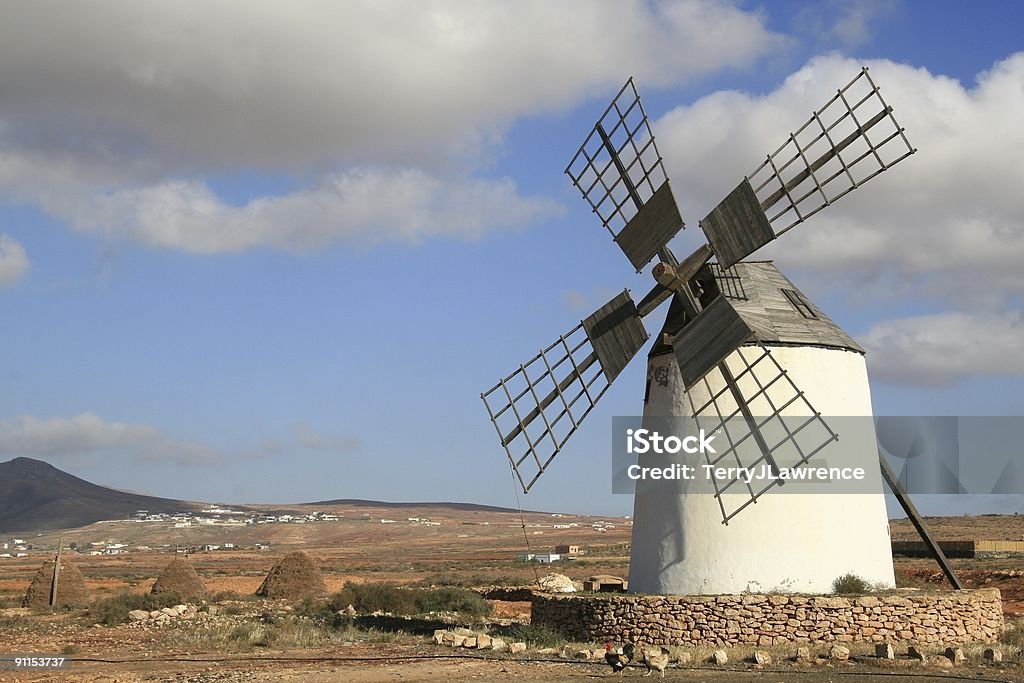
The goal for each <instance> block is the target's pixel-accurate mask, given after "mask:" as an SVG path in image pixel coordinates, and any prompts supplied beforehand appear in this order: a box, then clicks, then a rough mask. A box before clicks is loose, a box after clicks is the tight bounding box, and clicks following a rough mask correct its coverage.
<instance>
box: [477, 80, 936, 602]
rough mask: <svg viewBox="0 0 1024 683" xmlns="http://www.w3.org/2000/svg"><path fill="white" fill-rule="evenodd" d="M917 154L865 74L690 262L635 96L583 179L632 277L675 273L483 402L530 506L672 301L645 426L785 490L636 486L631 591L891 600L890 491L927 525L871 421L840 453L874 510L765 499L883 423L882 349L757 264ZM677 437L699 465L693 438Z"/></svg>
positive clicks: (789, 488) (581, 157)
mask: <svg viewBox="0 0 1024 683" xmlns="http://www.w3.org/2000/svg"><path fill="white" fill-rule="evenodd" d="M915 151H916V150H915V149H914V148H913V147H912V146H911V145H910V142H909V141H908V140H907V137H906V135H905V134H904V131H903V128H902V127H900V125H899V124H898V123H897V121H896V119H895V118H894V117H893V113H892V108H891V107H889V106H888V105H887V104H886V103H885V101H884V100H883V99H882V96H881V93H880V91H879V88H878V87H877V86H876V85H875V83H874V81H873V80H872V78H871V76H870V75H869V74H868V71H867V69H866V68H865V69H862V70H861V71H860V73H858V74H857V76H856V77H854V78H853V80H851V81H850V82H849V83H847V84H846V85H845V86H844V87H842V88H840V89H839V90H838V91H836V93H835V94H834V95H832V96H831V98H830V99H829V100H828V101H827V102H826V103H825V105H824V106H823V107H821V108H820V109H818V110H817V111H815V112H814V113H813V114H812V116H811V118H810V119H809V120H808V121H807V122H806V123H805V124H804V125H803V126H801V127H800V128H798V129H797V130H796V132H795V133H791V134H790V135H789V136H788V138H787V139H786V140H785V142H783V144H782V145H781V146H780V147H778V148H777V149H776V150H775V151H773V152H772V153H770V154H768V155H767V157H765V158H764V161H762V162H761V163H760V165H758V166H757V168H756V169H754V171H753V172H752V173H750V174H748V175H746V176H743V178H742V180H740V182H739V184H738V185H737V186H736V187H735V188H734V189H733V190H732V191H730V192H728V193H727V194H726V196H725V198H724V199H723V200H722V201H721V202H719V204H718V205H717V206H716V207H715V208H714V209H712V210H711V212H709V213H708V214H707V215H706V216H705V217H704V218H703V219H702V220H700V221H699V226H700V228H701V230H702V231H703V233H704V235H705V237H706V238H707V241H706V243H704V244H702V245H701V246H700V247H698V248H697V249H696V250H694V252H693V253H692V254H690V255H689V256H687V257H686V258H685V259H683V260H682V261H679V260H678V259H676V257H675V255H674V254H673V253H672V251H671V249H670V248H669V246H668V243H669V241H670V240H671V239H672V238H673V237H674V236H675V235H676V234H677V233H678V232H679V231H680V230H682V229H683V227H684V223H683V219H682V214H681V212H680V210H679V208H678V205H677V204H676V200H675V197H674V195H673V192H672V188H671V186H670V184H669V180H668V176H667V175H666V173H665V170H664V166H663V163H662V157H661V154H660V153H659V152H658V149H657V146H656V145H655V142H654V135H653V132H652V131H651V127H650V123H649V121H648V119H647V115H646V113H645V112H644V109H643V105H642V104H641V102H640V97H639V95H638V94H637V92H636V88H635V87H634V85H633V80H632V79H630V80H629V81H628V82H627V83H626V85H625V86H623V88H622V90H621V91H620V92H619V94H618V95H617V96H616V97H615V99H614V100H613V101H612V103H611V105H610V106H609V107H608V108H607V109H606V110H605V112H604V114H603V115H602V116H601V118H600V119H599V120H598V122H597V124H596V125H595V126H594V129H593V130H592V131H591V133H590V134H589V135H588V137H587V138H586V140H585V141H584V142H583V145H582V146H581V147H580V149H579V150H578V151H577V153H576V155H575V156H574V157H573V159H572V161H571V162H570V163H569V166H568V167H567V168H566V173H567V174H568V175H569V177H570V178H571V179H572V182H573V184H574V185H575V186H576V187H577V188H578V189H579V191H580V192H581V194H582V195H583V197H584V199H585V200H586V201H587V202H588V203H589V204H590V207H591V208H592V209H593V211H594V213H595V214H597V216H598V217H599V218H600V220H601V223H602V224H603V225H604V227H605V228H606V229H607V230H608V232H609V233H610V234H611V235H612V237H613V238H614V241H615V243H616V245H617V246H618V247H619V248H620V249H621V250H622V252H623V254H624V255H625V256H626V258H627V260H628V261H629V262H630V264H631V265H632V266H633V268H635V269H636V271H637V272H640V271H641V270H642V269H644V268H646V267H647V265H648V264H649V263H650V262H651V261H652V260H653V259H654V258H655V257H657V258H658V262H657V263H656V264H655V265H654V266H653V268H652V275H653V276H654V280H655V283H656V284H655V285H654V287H653V289H651V291H650V292H648V293H647V294H646V295H645V296H644V297H643V298H642V299H640V301H639V302H635V301H634V300H633V298H632V296H631V295H630V293H629V291H628V290H627V291H624V292H622V293H621V294H619V295H617V296H616V297H614V298H613V299H612V300H611V301H609V302H608V303H606V304H605V305H603V306H602V307H600V308H599V309H598V310H596V311H594V313H593V314H591V315H590V316H588V317H587V318H586V319H585V320H583V321H581V322H580V324H579V325H577V326H576V327H574V328H573V329H572V330H570V331H569V332H567V333H566V334H563V335H560V336H559V337H558V338H557V339H556V340H555V341H554V342H553V343H551V344H549V345H548V346H546V347H545V348H543V349H542V350H541V351H540V352H539V353H537V354H536V355H535V356H534V357H533V358H531V359H530V360H529V361H527V362H526V363H524V364H522V365H520V366H519V368H518V369H517V370H515V371H514V372H512V374H510V375H508V376H506V377H504V378H503V379H501V380H499V382H498V383H497V384H496V385H494V386H493V387H491V388H490V389H488V390H487V391H486V392H484V393H483V394H481V398H482V399H483V401H484V405H485V406H486V408H487V411H488V414H489V415H490V418H491V421H492V423H493V424H494V426H495V429H496V430H497V433H498V436H499V438H500V440H501V445H502V447H503V448H504V449H505V452H506V454H507V455H508V459H509V463H510V464H511V466H512V469H513V471H514V472H515V475H516V477H517V478H518V480H519V483H520V484H521V485H522V487H523V490H524V491H526V492H528V491H529V490H530V488H531V487H532V486H533V485H534V484H535V483H536V482H537V480H538V478H539V477H540V476H541V475H542V474H543V473H544V471H545V470H546V469H547V468H548V467H549V466H550V465H551V463H552V461H553V460H554V458H555V456H557V455H558V453H559V452H560V451H561V450H562V448H563V447H564V446H565V444H566V443H567V442H568V440H569V439H570V437H572V435H573V434H574V433H575V432H576V431H577V429H579V428H580V425H581V423H582V422H583V420H584V419H585V418H586V417H587V416H588V415H589V414H590V412H591V411H592V410H593V408H594V406H595V405H596V404H597V402H598V401H599V400H600V399H601V397H603V396H604V394H605V392H606V391H607V390H608V387H609V386H610V385H611V383H612V382H613V381H614V380H615V378H616V377H618V375H619V374H620V373H621V372H622V370H623V369H624V368H625V367H626V365H628V364H629V362H630V361H631V360H632V359H633V358H634V357H636V356H637V355H638V354H639V352H640V350H641V349H642V348H643V346H644V345H645V343H646V342H647V340H648V337H649V335H648V332H647V329H646V327H645V325H644V321H643V318H645V317H647V316H649V315H650V314H651V313H653V312H654V311H655V310H657V309H658V308H659V307H660V306H661V305H662V304H663V303H665V302H666V301H670V305H669V307H668V312H667V315H666V317H665V321H664V323H663V324H662V327H661V331H660V333H659V334H658V335H657V336H656V338H655V339H656V341H655V343H654V345H653V347H652V348H651V350H650V352H649V354H648V358H649V360H648V374H647V377H648V380H647V388H646V391H645V392H644V419H645V421H652V420H654V419H655V418H663V417H666V416H690V417H692V418H694V419H698V420H702V421H703V422H702V426H704V427H705V434H707V435H708V436H707V437H706V439H705V437H704V436H703V435H702V436H701V437H700V438H698V440H697V443H696V446H697V448H696V449H695V450H696V452H695V453H693V456H692V457H694V458H699V459H701V461H699V462H698V461H696V460H695V461H694V462H693V463H688V466H691V467H694V466H696V465H701V466H703V467H705V468H708V470H709V471H717V470H718V469H720V468H725V469H728V468H729V467H733V469H734V470H736V471H744V472H751V471H754V470H758V471H762V470H763V471H765V472H767V473H768V475H770V476H765V477H764V478H763V480H760V481H757V482H756V485H755V478H754V477H744V476H739V477H736V476H733V477H731V478H726V480H725V481H720V480H719V479H718V478H717V477H703V478H702V477H694V478H683V480H684V483H685V486H684V489H683V490H681V491H674V492H672V493H671V494H666V493H664V492H663V490H661V489H654V488H649V487H646V486H644V485H643V484H644V483H645V482H646V483H651V482H650V481H649V480H647V479H645V480H644V481H642V482H638V485H637V487H636V495H635V499H634V515H633V541H632V545H631V548H632V549H631V556H630V589H631V590H634V591H639V592H644V593H732V592H742V591H748V590H793V591H807V592H821V591H829V590H830V589H831V582H832V581H833V580H834V579H836V578H838V577H839V576H841V575H843V574H846V573H850V572H852V573H855V574H857V575H859V576H861V577H862V578H864V579H866V580H868V581H871V582H874V583H876V584H880V585H887V586H891V585H893V583H894V577H893V568H892V555H891V551H890V545H889V536H888V519H887V516H886V511H885V502H884V499H883V495H882V485H883V482H882V478H883V477H884V478H885V480H886V482H888V483H889V485H890V487H891V488H893V490H894V492H895V493H896V494H897V497H899V498H900V501H901V503H903V504H904V507H905V508H906V509H907V510H908V514H910V516H911V517H912V518H915V515H916V511H913V510H912V507H909V502H908V500H909V499H906V498H905V496H902V497H901V496H900V494H901V490H900V489H899V486H898V482H895V478H894V477H893V476H891V473H890V471H889V470H888V466H887V465H886V463H885V462H884V460H881V461H880V460H879V457H878V451H877V445H876V442H875V436H874V428H873V424H872V423H871V422H870V420H868V421H867V424H869V425H871V426H869V427H868V428H863V429H859V430H854V431H852V432H844V433H843V434H842V439H843V441H844V444H843V445H844V447H845V448H844V452H849V451H850V448H849V446H850V445H851V444H852V445H853V446H854V448H853V451H854V452H855V455H854V456H853V460H855V462H844V463H842V464H843V466H847V467H848V469H849V470H850V471H851V472H852V471H854V470H856V471H863V473H864V475H865V478H866V479H867V480H868V482H869V485H870V486H869V492H868V493H862V494H857V495H850V494H841V493H829V494H825V495H810V494H801V493H799V492H798V491H796V490H793V487H794V486H799V484H797V483H787V484H786V486H784V487H783V489H781V490H782V491H784V492H780V493H773V495H770V496H766V495H764V494H766V493H768V492H769V491H774V490H776V489H778V487H779V485H780V484H782V483H783V480H784V479H785V478H786V477H784V476H783V475H782V474H781V473H782V472H783V470H786V471H788V472H790V473H792V472H794V471H799V470H801V468H805V467H808V466H817V465H816V464H815V463H814V461H812V458H815V457H817V458H819V459H820V458H822V457H825V458H827V457H828V455H829V453H830V452H832V451H830V450H829V448H830V447H831V446H833V445H834V444H835V443H837V442H838V440H839V439H840V435H839V434H837V433H836V432H835V431H834V430H833V428H832V427H831V426H830V419H831V418H833V417H838V416H858V415H859V416H868V417H869V416H870V415H871V414H872V413H871V396H870V391H869V388H868V377H867V368H866V365H865V362H864V350H863V349H862V348H861V347H860V346H859V345H858V344H857V343H856V342H855V341H854V340H853V339H852V338H850V336H849V335H847V334H846V333H845V332H844V331H843V330H842V329H840V328H839V327H838V326H837V325H836V324H835V323H833V322H832V321H831V320H829V318H828V317H827V316H826V315H825V314H824V313H823V312H822V311H821V310H820V309H819V308H818V307H817V306H815V305H814V304H812V303H811V302H810V300H809V299H808V298H807V297H806V296H805V295H804V294H803V293H802V292H801V291H800V290H798V289H797V288H796V286H795V285H793V283H792V282H790V281H789V280H788V279H787V278H786V277H785V276H784V275H782V273H781V272H779V270H778V269H777V268H776V267H775V266H774V265H773V264H771V263H768V262H763V261H762V262H757V261H747V260H745V259H747V258H748V257H750V256H751V255H752V254H754V253H755V252H756V251H757V250H758V249H760V248H761V247H762V246H764V245H765V244H767V243H769V242H771V241H773V240H775V239H776V238H778V237H779V236H781V235H782V234H784V233H786V232H787V231H789V230H790V229H792V228H793V227H795V226H797V225H798V224H800V223H803V222H804V221H806V220H807V219H809V218H810V217H812V216H813V215H814V214H816V213H817V212H819V211H821V210H823V209H825V208H826V207H828V206H830V205H831V204H833V203H834V202H835V201H836V200H838V199H840V198H841V197H843V196H844V195H846V194H848V193H849V192H852V191H853V190H854V189H857V188H858V187H861V186H862V185H863V184H864V183H865V182H867V181H868V180H870V179H871V178H873V177H874V176H876V175H878V174H879V173H881V172H882V171H884V170H886V169H888V168H890V167H892V166H893V165H894V164H896V163H898V162H899V161H901V160H903V159H905V158H906V157H908V156H910V155H911V154H913V153H914V152H915ZM794 419H796V422H792V420H794ZM862 424H863V423H862ZM737 425H739V426H738V427H737ZM639 433H640V432H637V433H635V434H633V435H632V436H633V437H634V438H637V437H638V436H639ZM710 435H714V436H710ZM673 436H674V437H675V438H676V441H678V442H679V444H680V446H681V447H682V446H683V445H684V444H685V443H686V441H685V437H686V436H688V435H686V434H677V435H673ZM712 439H717V440H716V441H715V442H714V446H713V447H712V446H711V441H712ZM690 445H691V446H694V443H693V442H691V443H690ZM744 479H745V481H744ZM919 528H922V529H923V527H919ZM935 548H936V552H938V553H940V554H941V551H939V550H938V549H937V546H935ZM944 568H945V567H944ZM947 574H948V575H951V572H947ZM953 580H954V584H955V583H956V582H955V577H954V578H953Z"/></svg>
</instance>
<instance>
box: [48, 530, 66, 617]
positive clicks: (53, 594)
mask: <svg viewBox="0 0 1024 683" xmlns="http://www.w3.org/2000/svg"><path fill="white" fill-rule="evenodd" d="M63 549H64V538H63V537H62V538H60V539H58V540H57V559H56V560H54V562H53V583H51V584H50V609H53V608H54V607H56V606H57V582H58V581H59V580H60V561H61V551H62V550H63Z"/></svg>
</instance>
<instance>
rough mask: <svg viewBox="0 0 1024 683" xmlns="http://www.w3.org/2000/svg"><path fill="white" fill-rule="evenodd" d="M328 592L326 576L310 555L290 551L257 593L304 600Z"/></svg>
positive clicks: (265, 595)
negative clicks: (325, 581)
mask: <svg viewBox="0 0 1024 683" xmlns="http://www.w3.org/2000/svg"><path fill="white" fill-rule="evenodd" d="M326 593H327V586H326V585H325V584H324V577H323V575H322V574H321V573H320V569H319V568H318V567H317V566H316V563H315V562H313V560H312V558H310V556H309V555H307V554H306V553H304V552H302V551H296V552H294V553H288V554H287V555H285V556H284V557H282V558H281V561H280V562H278V563H277V564H276V565H274V568H273V569H271V570H270V573H269V574H267V578H265V579H264V580H263V584H262V585H261V586H260V587H259V590H257V591H256V595H262V596H263V597H265V598H275V599H285V600H302V599H303V598H315V597H319V596H321V595H324V594H326Z"/></svg>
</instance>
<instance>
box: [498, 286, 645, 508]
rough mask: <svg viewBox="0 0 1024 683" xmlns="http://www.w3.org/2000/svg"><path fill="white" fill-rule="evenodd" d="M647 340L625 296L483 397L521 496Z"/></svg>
mask: <svg viewBox="0 0 1024 683" xmlns="http://www.w3.org/2000/svg"><path fill="white" fill-rule="evenodd" d="M647 339H648V334H647V330H646V329H645V328H644V326H643V322H642V320H641V319H640V316H639V314H638V313H637V310H636V305H635V304H634V303H633V300H632V298H631V297H630V296H629V292H628V291H624V292H622V293H621V294H619V295H618V296H616V297H614V298H612V299H611V301H609V302H608V303H606V304H605V305H604V306H602V307H601V308H599V309H597V310H596V311H594V313H593V314H592V315H590V316H588V317H587V318H586V319H585V320H583V321H581V322H580V323H579V324H578V325H577V326H576V327H574V328H573V329H572V330H570V331H569V332H568V333H566V334H563V335H561V336H560V337H559V338H558V340H557V341H555V342H554V343H552V344H550V345H549V346H547V347H546V348H544V349H541V350H540V351H539V352H538V353H537V354H536V355H535V356H534V357H533V358H531V359H530V360H528V361H527V362H526V363H524V364H522V365H520V366H519V368H518V369H517V370H515V371H513V372H512V374H510V375H508V376H507V377H504V378H502V379H501V380H499V381H498V383H497V384H495V385H494V386H493V387H491V388H490V389H488V390H487V391H485V392H484V393H482V394H481V395H480V398H481V399H483V402H484V405H485V406H486V408H487V413H488V415H490V418H491V422H492V423H493V424H494V428H495V429H496V430H497V432H498V437H499V438H500V439H501V445H502V447H503V448H504V449H505V453H506V455H508V460H509V463H510V464H511V466H512V469H513V471H514V472H515V476H516V478H517V479H518V480H519V484H520V485H521V486H522V487H523V492H524V493H529V491H530V488H531V487H532V486H533V484H534V483H535V482H536V481H537V479H538V478H540V475H541V474H543V473H544V471H545V470H546V469H547V467H548V465H550V464H551V461H552V460H554V458H555V456H556V455H558V453H559V452H560V451H561V450H562V447H563V446H565V444H566V442H567V441H568V440H569V437H571V436H572V435H573V434H574V433H575V432H576V430H577V429H578V428H579V425H580V423H581V422H582V421H583V420H584V418H586V417H587V415H589V414H590V412H591V411H592V410H593V409H594V406H595V405H597V402H598V401H599V400H600V399H601V397H602V396H604V394H605V392H606V391H608V387H610V386H611V383H612V382H613V381H614V380H615V378H616V377H617V376H618V375H619V373H620V372H621V371H622V370H623V368H625V366H626V365H627V364H628V363H629V361H630V360H632V358H633V356H635V355H636V354H637V352H638V351H639V350H640V349H641V348H642V347H643V345H644V344H645V343H646V342H647Z"/></svg>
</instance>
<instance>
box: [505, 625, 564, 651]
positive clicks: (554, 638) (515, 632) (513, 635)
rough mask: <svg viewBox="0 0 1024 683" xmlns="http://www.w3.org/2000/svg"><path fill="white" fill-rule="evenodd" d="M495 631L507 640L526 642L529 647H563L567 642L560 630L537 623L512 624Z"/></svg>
mask: <svg viewBox="0 0 1024 683" xmlns="http://www.w3.org/2000/svg"><path fill="white" fill-rule="evenodd" d="M495 632H496V633H499V634H500V635H501V636H502V637H503V638H505V639H506V640H515V641H521V642H524V643H526V644H527V646H528V647H536V648H544V647H561V646H562V645H565V643H566V637H565V636H563V635H562V634H561V633H559V632H558V631H556V630H554V629H551V628H548V627H547V626H540V625H535V624H512V625H511V626H509V627H507V628H502V629H496V631H495Z"/></svg>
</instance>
